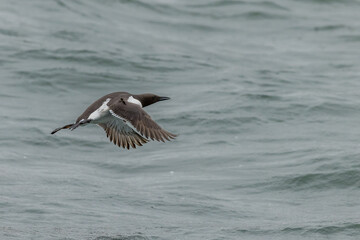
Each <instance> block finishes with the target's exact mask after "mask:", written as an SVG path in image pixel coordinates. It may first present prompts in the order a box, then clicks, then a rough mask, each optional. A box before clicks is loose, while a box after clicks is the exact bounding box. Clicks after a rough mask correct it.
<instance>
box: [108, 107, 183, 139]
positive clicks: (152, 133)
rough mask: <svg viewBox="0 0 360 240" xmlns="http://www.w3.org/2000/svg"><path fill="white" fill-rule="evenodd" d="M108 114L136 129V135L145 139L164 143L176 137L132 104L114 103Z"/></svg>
mask: <svg viewBox="0 0 360 240" xmlns="http://www.w3.org/2000/svg"><path fill="white" fill-rule="evenodd" d="M110 113H111V114H112V115H113V116H114V117H116V118H118V119H121V120H122V121H125V123H126V124H128V126H129V128H134V129H136V131H137V133H138V134H139V135H141V136H143V137H145V138H147V139H149V138H150V139H151V140H157V141H162V142H165V140H168V141H170V140H171V139H174V138H175V137H176V135H175V134H172V133H170V132H168V131H166V130H164V129H162V128H161V127H160V126H159V125H158V124H157V123H156V122H154V121H153V120H152V119H151V117H150V116H149V114H147V113H146V112H145V111H144V110H143V109H142V108H141V107H140V106H138V105H136V104H133V103H129V102H127V103H120V104H119V103H115V104H112V105H110Z"/></svg>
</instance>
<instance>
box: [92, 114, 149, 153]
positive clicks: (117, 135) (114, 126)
mask: <svg viewBox="0 0 360 240" xmlns="http://www.w3.org/2000/svg"><path fill="white" fill-rule="evenodd" d="M98 125H99V126H100V127H102V128H103V129H104V130H105V132H106V136H107V137H108V138H109V139H110V141H111V142H113V143H114V144H115V145H118V146H119V147H123V148H127V149H130V147H133V148H136V145H138V146H142V145H143V144H145V143H147V142H148V140H147V139H145V138H143V137H142V136H140V135H139V134H137V133H136V132H135V131H134V130H133V129H131V128H130V127H129V126H127V125H126V124H125V123H124V122H123V121H122V120H121V119H117V118H111V119H110V118H109V120H108V121H106V123H99V124H98Z"/></svg>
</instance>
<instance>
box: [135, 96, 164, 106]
mask: <svg viewBox="0 0 360 240" xmlns="http://www.w3.org/2000/svg"><path fill="white" fill-rule="evenodd" d="M134 98H136V99H138V100H139V101H140V102H141V105H142V106H143V107H146V106H149V105H151V104H153V103H156V102H159V101H165V100H169V99H170V98H169V97H161V96H158V95H155V94H152V93H144V94H139V95H135V96H134Z"/></svg>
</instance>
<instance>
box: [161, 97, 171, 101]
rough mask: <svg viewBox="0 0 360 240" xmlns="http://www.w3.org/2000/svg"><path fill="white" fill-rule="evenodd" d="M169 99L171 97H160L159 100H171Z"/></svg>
mask: <svg viewBox="0 0 360 240" xmlns="http://www.w3.org/2000/svg"><path fill="white" fill-rule="evenodd" d="M169 99H170V98H169V97H159V100H158V101H165V100H169Z"/></svg>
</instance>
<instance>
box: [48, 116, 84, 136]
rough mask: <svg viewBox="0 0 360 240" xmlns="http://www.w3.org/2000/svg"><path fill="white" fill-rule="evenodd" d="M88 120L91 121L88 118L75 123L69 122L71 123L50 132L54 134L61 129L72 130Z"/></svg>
mask: <svg viewBox="0 0 360 240" xmlns="http://www.w3.org/2000/svg"><path fill="white" fill-rule="evenodd" d="M90 122H91V120H90V119H89V120H86V121H84V120H82V121H79V122H77V123H71V124H68V125H65V126H63V127H59V128H57V129H55V130H54V131H52V132H51V134H54V133H56V132H58V131H60V130H61V129H70V130H71V131H72V130H74V129H75V128H77V127H78V126H80V125H83V124H87V123H90Z"/></svg>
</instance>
